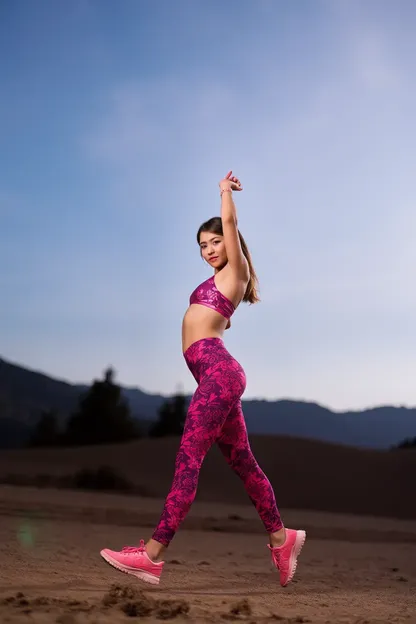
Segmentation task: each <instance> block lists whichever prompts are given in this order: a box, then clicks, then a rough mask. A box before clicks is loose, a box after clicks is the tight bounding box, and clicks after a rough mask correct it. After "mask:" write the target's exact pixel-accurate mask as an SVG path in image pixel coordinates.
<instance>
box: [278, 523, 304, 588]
mask: <svg viewBox="0 0 416 624" xmlns="http://www.w3.org/2000/svg"><path fill="white" fill-rule="evenodd" d="M305 540H306V532H305V531H297V532H296V541H295V543H294V546H293V548H292V552H291V553H290V560H289V569H290V572H289V576H288V578H287V580H286V582H285V583H283V584H282V587H286V585H288V584H289V583H290V581H291V580H292V579H293V577H294V576H295V572H296V568H297V565H298V557H299V555H300V551H301V550H302V548H303V545H304V543H305Z"/></svg>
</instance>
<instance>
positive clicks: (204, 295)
mask: <svg viewBox="0 0 416 624" xmlns="http://www.w3.org/2000/svg"><path fill="white" fill-rule="evenodd" d="M189 303H190V304H192V303H199V305H204V306H207V308H211V309H212V310H215V311H216V312H219V313H220V314H221V315H222V316H223V317H224V318H226V319H227V320H229V319H230V317H231V316H232V315H233V313H234V312H235V307H234V304H233V303H232V301H230V300H229V299H227V297H226V296H225V295H223V294H222V293H221V292H220V291H219V290H218V288H217V287H216V286H215V280H214V275H213V276H212V277H210V278H209V279H207V280H206V281H205V282H202V284H200V285H199V286H197V287H196V288H195V290H194V292H193V293H192V295H191V296H190V299H189Z"/></svg>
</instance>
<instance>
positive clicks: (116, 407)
mask: <svg viewBox="0 0 416 624" xmlns="http://www.w3.org/2000/svg"><path fill="white" fill-rule="evenodd" d="M186 411H187V405H186V398H185V396H183V395H182V394H180V393H178V394H176V395H174V396H173V397H172V398H170V399H167V400H166V401H165V402H164V403H163V404H162V405H161V407H160V409H159V411H158V418H157V420H156V421H155V422H154V423H152V424H151V425H150V427H149V429H148V431H146V432H145V431H144V430H143V423H140V421H139V420H138V419H136V418H133V416H132V415H131V412H130V407H129V404H128V401H127V400H126V399H125V398H124V397H123V396H122V391H121V387H120V386H119V385H118V384H116V383H115V381H114V370H113V369H112V368H108V369H107V370H106V371H105V373H104V379H102V380H95V381H94V382H93V383H92V385H91V387H90V388H89V390H88V391H87V392H86V393H84V394H83V395H81V396H80V398H79V401H78V406H77V408H76V410H75V411H74V413H73V414H71V415H70V416H69V417H68V418H67V419H66V421H65V422H64V423H62V421H61V419H60V418H59V414H57V412H56V411H54V410H45V411H43V412H42V413H41V415H40V418H39V420H38V422H37V424H36V426H35V428H34V430H33V432H32V435H31V437H30V440H29V446H38V447H39V446H41V447H45V446H82V445H87V444H88V445H94V444H114V443H117V442H127V441H128V440H134V439H136V438H140V437H143V436H144V435H149V436H151V437H163V436H170V435H181V434H182V431H183V426H184V423H185V418H186Z"/></svg>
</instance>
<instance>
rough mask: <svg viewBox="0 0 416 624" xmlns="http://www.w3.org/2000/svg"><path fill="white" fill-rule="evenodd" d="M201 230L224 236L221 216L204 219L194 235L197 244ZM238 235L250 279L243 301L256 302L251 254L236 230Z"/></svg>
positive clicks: (254, 275) (256, 281)
mask: <svg viewBox="0 0 416 624" xmlns="http://www.w3.org/2000/svg"><path fill="white" fill-rule="evenodd" d="M202 232H212V233H213V234H218V236H224V233H223V230H222V221H221V217H212V218H211V219H208V221H205V223H203V224H202V225H201V226H200V227H199V229H198V232H197V235H196V240H197V242H198V245H199V243H200V240H199V239H200V237H201V233H202ZM238 237H239V239H240V245H241V251H242V252H243V254H244V257H245V259H246V260H247V264H248V268H249V271H250V279H249V282H248V284H247V289H246V292H245V294H244V297H243V301H246V302H248V303H258V302H259V301H260V298H259V296H258V292H257V290H258V279H257V275H256V271H255V270H254V267H253V262H252V260H251V255H250V252H249V250H248V247H247V244H246V241H245V240H244V238H243V236H242V234H241V232H240V230H238Z"/></svg>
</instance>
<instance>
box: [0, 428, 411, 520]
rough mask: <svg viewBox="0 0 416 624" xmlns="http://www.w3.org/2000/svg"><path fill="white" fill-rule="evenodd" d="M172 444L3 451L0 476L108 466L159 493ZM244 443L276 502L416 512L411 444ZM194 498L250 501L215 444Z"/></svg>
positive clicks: (405, 514) (390, 513) (166, 482)
mask: <svg viewBox="0 0 416 624" xmlns="http://www.w3.org/2000/svg"><path fill="white" fill-rule="evenodd" d="M178 443H179V441H178V439H176V438H173V439H161V440H149V439H143V440H139V441H135V442H131V443H129V444H122V445H114V446H102V447H94V448H76V449H70V448H68V449H33V450H19V451H2V452H1V453H0V480H2V479H4V477H5V476H6V475H11V474H14V475H27V476H36V475H48V474H52V475H55V476H58V475H66V474H71V473H74V472H75V471H77V470H79V469H81V468H97V467H98V466H101V465H110V466H113V467H114V468H115V470H116V471H117V472H118V473H120V474H121V475H123V476H124V477H126V478H127V479H128V480H129V481H131V482H132V483H133V484H134V485H135V486H136V487H137V489H138V491H141V492H142V493H144V494H148V495H149V496H151V497H155V498H163V497H164V496H165V495H166V493H167V490H168V488H169V486H170V483H171V479H172V474H173V466H174V460H175V454H176V450H177V447H178ZM251 444H252V448H253V451H254V452H255V454H256V457H257V459H258V461H259V463H260V465H261V466H262V467H263V469H264V470H265V472H266V474H267V475H268V477H269V479H270V481H271V482H272V484H273V487H274V489H275V492H276V498H277V499H278V503H279V505H280V506H282V507H286V508H292V509H314V510H321V511H333V512H340V513H351V514H370V515H375V516H383V517H395V518H409V519H410V518H416V496H415V478H416V451H415V450H406V451H405V450H400V451H374V450H361V449H355V448H350V447H343V446H338V445H332V444H326V443H320V442H316V441H309V440H299V439H295V438H285V437H273V436H252V438H251ZM197 500H199V501H215V502H227V503H235V504H240V503H242V504H244V503H247V504H250V503H249V501H248V500H247V496H246V493H245V490H244V488H243V486H242V484H241V483H240V481H239V479H238V478H237V477H236V476H235V475H234V474H233V473H232V471H231V470H230V469H229V467H228V466H227V464H226V463H225V461H224V459H223V458H222V456H221V454H220V452H219V451H218V449H217V448H216V447H214V448H213V449H212V450H211V452H210V453H209V455H208V457H207V458H206V460H205V462H204V465H203V467H202V471H201V477H200V482H199V490H198V494H197Z"/></svg>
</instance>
